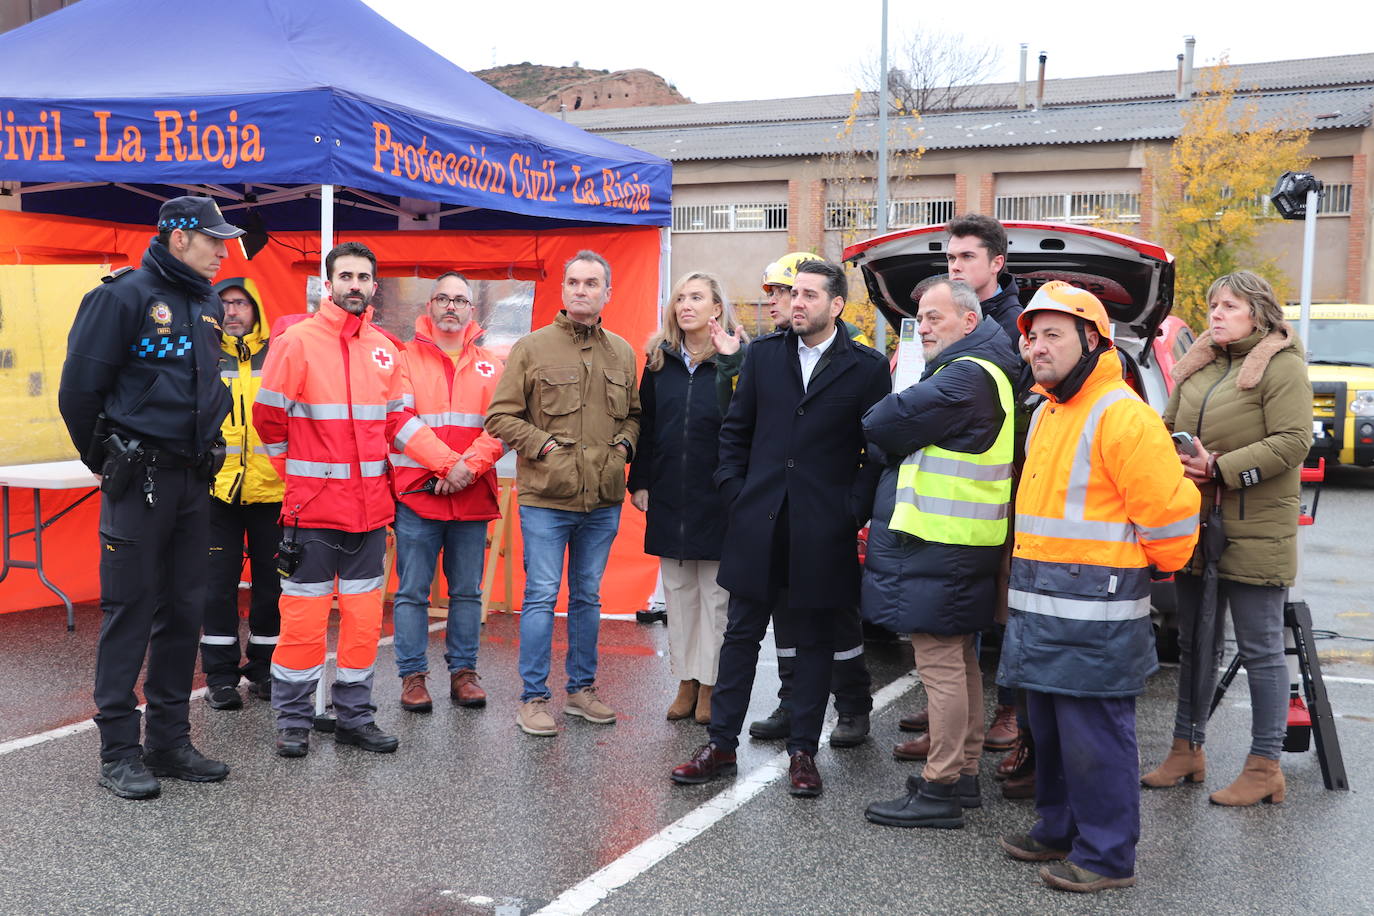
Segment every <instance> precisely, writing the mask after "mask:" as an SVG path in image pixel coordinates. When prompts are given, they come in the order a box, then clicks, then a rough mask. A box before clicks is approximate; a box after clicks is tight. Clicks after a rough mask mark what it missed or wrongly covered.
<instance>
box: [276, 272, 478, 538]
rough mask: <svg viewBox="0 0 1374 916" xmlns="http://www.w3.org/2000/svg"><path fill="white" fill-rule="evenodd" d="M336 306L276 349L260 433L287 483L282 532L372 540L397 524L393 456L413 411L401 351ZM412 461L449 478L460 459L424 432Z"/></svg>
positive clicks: (326, 307) (410, 449) (365, 320)
mask: <svg viewBox="0 0 1374 916" xmlns="http://www.w3.org/2000/svg"><path fill="white" fill-rule="evenodd" d="M371 319H372V309H371V308H370V307H369V308H368V309H367V311H366V312H364V313H363V315H362V316H361V317H360V316H357V315H351V314H349V313H348V312H346V311H345V310H343V309H342V308H340V307H339V306H337V305H335V304H334V303H333V302H332V301H331V300H329V299H325V300H324V301H323V302H321V303H320V310H319V311H318V312H316V313H315V314H314V315H311V316H310V317H309V318H307V319H305V320H303V321H300V322H298V323H296V324H293V325H291V326H290V327H288V328H287V329H286V330H284V331H282V332H281V336H280V337H279V338H277V339H276V340H274V341H273V342H272V349H271V352H270V354H269V356H268V358H267V365H266V366H264V367H263V378H262V387H261V388H260V389H258V396H257V400H256V402H255V406H254V409H253V426H254V427H255V428H256V429H257V431H258V435H259V436H260V437H261V438H262V443H263V446H264V447H265V448H266V449H267V454H268V456H269V457H270V458H271V459H272V464H273V466H274V467H275V468H276V469H277V473H278V475H280V477H281V478H282V480H284V481H285V482H286V493H285V496H284V498H283V500H282V515H281V522H282V525H284V526H294V525H299V526H301V527H303V528H334V529H337V530H339V531H352V532H361V531H374V530H376V529H378V528H381V527H382V526H384V525H387V524H390V523H391V521H392V519H394V518H395V516H396V504H395V501H394V500H393V499H392V496H391V486H390V483H389V482H388V475H387V454H388V452H389V451H390V446H391V442H392V440H393V439H395V437H396V435H397V433H399V432H400V431H401V429H402V428H403V427H405V425H406V424H407V423H408V422H410V421H411V420H415V419H416V418H415V411H414V410H411V409H409V408H407V407H406V405H405V398H404V391H405V389H404V384H403V380H402V373H401V351H402V348H401V347H400V346H398V345H397V344H396V342H395V341H394V340H393V339H392V338H390V337H389V336H387V335H386V334H383V333H382V332H381V331H380V330H378V329H377V328H374V327H373V326H372V323H371ZM417 425H418V426H420V427H422V428H421V429H420V430H419V432H417V433H416V434H415V435H412V436H411V437H410V440H409V443H408V444H407V446H406V454H407V455H409V456H410V457H411V458H413V459H415V460H416V461H418V462H420V463H422V464H424V465H426V466H427V467H433V468H435V469H436V471H437V472H438V473H441V474H447V473H448V472H449V470H451V469H452V467H453V465H454V463H455V462H456V461H457V460H458V453H457V452H455V451H453V450H452V449H450V448H449V447H448V446H447V445H445V444H444V443H443V442H441V441H440V440H439V438H438V437H437V436H435V435H434V433H433V432H431V431H429V430H428V429H425V428H423V424H419V423H418V421H417Z"/></svg>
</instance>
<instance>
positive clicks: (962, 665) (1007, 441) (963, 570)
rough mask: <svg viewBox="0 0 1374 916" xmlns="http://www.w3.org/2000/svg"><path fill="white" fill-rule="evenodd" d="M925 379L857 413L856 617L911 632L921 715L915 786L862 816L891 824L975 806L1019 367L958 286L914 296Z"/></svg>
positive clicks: (958, 814)
mask: <svg viewBox="0 0 1374 916" xmlns="http://www.w3.org/2000/svg"><path fill="white" fill-rule="evenodd" d="M916 315H917V321H918V328H919V331H920V334H921V350H922V352H923V353H924V354H925V358H926V367H925V371H924V372H923V373H922V375H921V380H920V381H919V382H917V383H916V384H914V385H912V386H910V387H909V388H907V389H905V390H904V391H898V392H894V393H893V394H890V395H888V396H887V397H885V398H884V399H883V400H881V401H879V402H878V403H877V404H876V405H874V406H873V408H872V409H870V410H869V411H868V413H867V415H865V417H864V435H865V436H866V437H867V439H868V444H869V448H874V447H875V446H876V448H877V449H879V450H881V451H882V453H883V454H884V455H885V457H886V459H887V460H886V462H885V469H884V471H883V476H882V479H881V480H880V482H879V484H878V493H877V499H876V500H875V504H874V507H873V521H872V523H871V526H870V528H869V534H868V557H867V560H866V563H865V566H864V578H863V599H862V610H863V615H864V617H865V618H866V619H867V620H869V621H871V622H873V623H876V624H880V625H881V626H884V627H887V628H888V629H890V630H893V631H895V632H898V633H910V634H911V645H912V647H913V648H914V649H915V650H916V666H917V668H918V670H919V671H920V673H921V681H922V683H923V684H925V688H926V695H927V699H928V709H929V712H930V727H929V734H930V750H929V753H928V755H927V757H926V763H925V769H924V770H923V772H922V774H921V775H920V776H916V775H914V774H913V775H912V776H911V777H910V778H909V779H908V780H907V791H906V794H904V795H903V796H902V797H900V798H896V799H893V800H891V801H880V802H874V803H873V804H871V805H869V806H868V809H867V811H866V812H865V815H866V816H867V817H868V819H869V820H870V821H873V822H875V823H879V824H887V825H890V826H894V827H962V826H963V825H964V818H963V809H964V808H974V807H978V806H979V805H980V804H981V803H982V801H981V795H980V793H979V787H978V762H979V758H980V757H981V756H982V753H983V675H982V672H981V671H980V670H979V668H978V653H977V643H976V636H977V633H978V632H979V631H980V630H982V629H984V628H985V627H987V626H989V625H990V624H991V623H992V617H993V612H994V611H995V610H996V607H997V596H996V587H997V571H998V569H999V568H1000V566H1001V559H1002V545H1003V544H1004V543H1005V541H1006V538H1007V527H1008V518H1009V515H1010V503H1011V485H1012V461H1013V454H1012V452H1013V442H1012V439H1013V424H1014V421H1015V417H1014V414H1015V405H1014V401H1013V393H1014V391H1013V382H1012V379H1014V378H1016V376H1017V373H1018V372H1019V371H1020V364H1021V360H1020V357H1019V356H1018V355H1017V353H1016V351H1015V350H1014V349H1013V348H1012V345H1011V342H1010V341H1009V340H1008V339H1007V336H1006V334H1004V333H1002V330H1001V328H1000V327H998V325H997V322H995V321H994V320H993V319H991V318H984V317H982V312H981V310H980V309H979V307H978V294H977V293H976V292H975V291H974V290H973V287H971V286H969V285H968V284H967V283H965V282H963V281H962V280H948V279H944V280H939V281H936V282H934V283H932V284H930V285H928V286H925V287H923V288H922V289H921V296H920V301H919V303H918V306H917V312H916Z"/></svg>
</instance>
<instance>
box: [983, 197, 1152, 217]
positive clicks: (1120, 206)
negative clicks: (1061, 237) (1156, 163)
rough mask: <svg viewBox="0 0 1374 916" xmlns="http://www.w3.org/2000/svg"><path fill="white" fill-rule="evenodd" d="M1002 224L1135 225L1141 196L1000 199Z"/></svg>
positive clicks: (998, 214) (999, 207)
mask: <svg viewBox="0 0 1374 916" xmlns="http://www.w3.org/2000/svg"><path fill="white" fill-rule="evenodd" d="M997 218H998V219H999V220H1022V221H1033V222H1057V223H1096V222H1109V223H1136V222H1139V221H1140V194H1139V193H1138V192H1136V191H1066V192H1063V193H1055V194H1024V195H1020V196H1016V197H998V198H997Z"/></svg>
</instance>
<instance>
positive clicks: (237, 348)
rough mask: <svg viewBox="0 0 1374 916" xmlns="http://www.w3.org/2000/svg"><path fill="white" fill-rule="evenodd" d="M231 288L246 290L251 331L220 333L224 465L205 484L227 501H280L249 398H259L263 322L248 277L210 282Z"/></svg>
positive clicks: (276, 480)
mask: <svg viewBox="0 0 1374 916" xmlns="http://www.w3.org/2000/svg"><path fill="white" fill-rule="evenodd" d="M230 286H238V287H241V288H242V289H243V290H244V291H245V292H247V293H248V295H249V297H250V298H251V299H252V300H253V308H254V309H255V310H256V314H257V317H256V320H255V322H254V324H253V328H252V330H250V331H249V332H248V333H247V334H244V335H243V337H241V338H240V337H234V336H233V335H232V334H225V335H224V343H223V345H222V346H223V352H222V353H220V357H219V377H220V380H221V381H223V382H224V384H225V385H226V386H227V387H228V388H229V398H230V400H231V401H232V406H231V407H230V408H229V415H228V416H227V417H225V418H224V425H223V426H221V427H220V432H221V433H222V434H223V436H224V450H225V455H224V466H223V467H221V468H220V469H219V473H218V474H217V475H215V479H214V480H212V481H211V482H210V495H212V496H214V497H215V498H216V499H218V500H220V501H221V502H226V503H232V504H238V503H279V502H281V497H282V491H283V489H284V486H283V484H282V481H281V478H280V477H278V476H277V472H276V469H275V468H273V467H272V461H271V459H270V458H268V457H267V448H266V447H265V446H264V445H263V444H262V440H261V439H260V438H258V431H257V430H256V429H254V428H253V400H254V399H255V398H256V397H257V396H258V388H259V386H260V385H261V384H262V367H263V364H264V363H266V362H267V351H268V344H267V323H266V321H265V319H264V317H263V312H262V303H261V301H260V300H259V298H258V288H257V284H256V283H254V282H253V281H252V280H250V279H249V278H247V277H234V278H233V279H231V280H227V281H222V282H220V283H217V284H215V289H216V291H219V290H222V289H227V288H229V287H230Z"/></svg>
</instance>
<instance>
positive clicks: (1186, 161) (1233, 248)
mask: <svg viewBox="0 0 1374 916" xmlns="http://www.w3.org/2000/svg"><path fill="white" fill-rule="evenodd" d="M1239 82H1240V79H1239V77H1238V76H1237V75H1235V73H1234V71H1232V70H1231V68H1230V67H1229V65H1228V64H1227V63H1226V61H1225V60H1224V59H1223V60H1222V61H1221V63H1219V64H1218V65H1217V66H1215V67H1208V68H1207V69H1205V70H1203V71H1202V73H1201V78H1200V80H1199V87H1200V88H1199V92H1198V96H1197V98H1196V100H1194V101H1193V102H1192V103H1191V104H1189V105H1188V106H1187V107H1186V108H1184V110H1183V130H1182V132H1181V133H1180V134H1179V136H1178V139H1177V140H1175V141H1174V143H1173V145H1172V146H1171V147H1170V148H1169V150H1168V151H1167V152H1163V151H1161V152H1158V153H1154V154H1152V155H1151V164H1152V166H1153V168H1154V173H1155V176H1156V201H1157V214H1158V215H1157V217H1156V220H1157V223H1156V225H1157V226H1158V229H1159V232H1158V235H1159V240H1160V241H1161V242H1162V243H1163V244H1164V246H1165V247H1167V248H1168V249H1169V250H1170V251H1172V252H1173V253H1174V256H1175V258H1176V259H1177V260H1176V262H1175V269H1176V273H1175V279H1174V314H1175V315H1178V316H1179V317H1180V318H1182V319H1183V320H1184V321H1186V322H1188V324H1189V325H1191V326H1192V327H1193V328H1195V329H1201V328H1204V327H1206V325H1207V303H1206V295H1207V287H1208V286H1209V285H1211V283H1212V281H1213V280H1215V279H1216V278H1217V277H1219V276H1221V275H1223V274H1227V273H1230V272H1231V271H1233V270H1238V269H1241V268H1245V269H1248V270H1253V271H1255V272H1257V273H1259V274H1261V275H1263V276H1264V277H1265V278H1266V279H1268V280H1269V281H1270V282H1271V283H1273V284H1274V287H1275V289H1276V290H1279V291H1280V292H1281V291H1282V290H1283V289H1284V288H1286V287H1287V285H1288V283H1287V277H1286V276H1285V275H1284V274H1283V272H1282V271H1281V270H1280V269H1279V268H1278V266H1277V264H1276V263H1275V262H1274V260H1273V259H1272V258H1270V259H1265V260H1261V259H1259V258H1258V256H1257V255H1256V254H1255V253H1254V239H1255V235H1256V233H1258V231H1259V229H1260V226H1261V221H1262V220H1264V219H1266V218H1268V216H1269V215H1270V214H1269V213H1268V212H1267V210H1266V197H1267V193H1268V191H1269V189H1270V188H1271V187H1273V184H1274V181H1275V179H1277V178H1278V176H1279V175H1281V174H1282V173H1284V172H1286V171H1290V170H1293V171H1297V170H1301V169H1304V168H1306V166H1307V163H1308V162H1309V161H1310V157H1308V156H1306V155H1304V152H1303V150H1304V149H1305V148H1306V146H1307V140H1308V135H1309V133H1310V131H1308V130H1307V129H1305V128H1298V127H1294V126H1291V125H1290V124H1286V123H1284V122H1283V121H1282V120H1280V119H1275V120H1271V121H1266V122H1261V120H1260V117H1259V111H1258V106H1257V104H1256V103H1255V102H1253V101H1249V100H1246V99H1245V98H1244V97H1243V95H1241V94H1240V92H1239V88H1238V86H1239Z"/></svg>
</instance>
